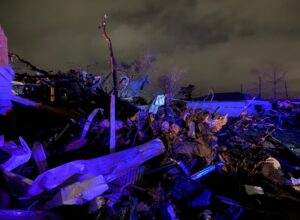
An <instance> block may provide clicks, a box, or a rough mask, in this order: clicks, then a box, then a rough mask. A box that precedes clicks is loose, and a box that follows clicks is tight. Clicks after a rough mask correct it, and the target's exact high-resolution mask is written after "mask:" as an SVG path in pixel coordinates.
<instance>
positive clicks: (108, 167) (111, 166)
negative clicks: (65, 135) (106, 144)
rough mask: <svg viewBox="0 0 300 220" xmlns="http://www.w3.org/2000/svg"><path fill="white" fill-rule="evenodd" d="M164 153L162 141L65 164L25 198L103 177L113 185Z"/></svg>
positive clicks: (47, 174) (41, 179) (44, 176)
mask: <svg viewBox="0 0 300 220" xmlns="http://www.w3.org/2000/svg"><path fill="white" fill-rule="evenodd" d="M164 150H165V148H164V145H163V143H162V142H161V141H160V140H159V139H155V140H152V141H150V142H148V143H146V144H143V145H140V146H138V147H134V148H130V149H127V150H124V151H120V152H116V153H113V154H109V155H106V156H103V157H99V158H95V159H91V160H77V161H72V162H70V163H67V164H63V165H61V166H58V167H55V168H53V169H50V170H48V171H46V172H44V173H42V174H40V175H39V176H38V177H37V178H36V179H35V180H34V182H33V184H32V186H31V188H30V189H29V190H28V195H26V196H25V198H30V197H33V196H36V195H39V194H41V193H43V192H44V191H49V190H52V189H56V188H58V187H60V186H62V185H66V184H67V185H70V184H73V183H75V182H76V181H84V180H87V179H89V178H92V177H95V176H99V175H103V176H104V178H105V180H106V181H108V182H109V181H112V180H114V179H116V178H118V177H120V176H121V175H124V174H125V173H126V172H127V171H128V170H129V169H130V168H133V167H137V166H139V165H141V164H142V163H144V162H145V161H147V160H149V159H151V158H153V157H155V156H158V155H160V154H161V153H163V152H164Z"/></svg>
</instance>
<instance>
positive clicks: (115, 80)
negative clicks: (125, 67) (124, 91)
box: [99, 15, 118, 97]
mask: <svg viewBox="0 0 300 220" xmlns="http://www.w3.org/2000/svg"><path fill="white" fill-rule="evenodd" d="M107 18H108V16H107V15H104V16H103V17H102V20H101V25H100V26H99V28H100V29H101V30H102V35H103V37H104V39H105V41H106V44H107V46H108V50H109V57H110V66H111V72H112V75H113V83H114V90H113V91H114V95H115V97H118V78H117V61H116V59H115V56H114V51H113V47H112V43H111V39H110V37H109V36H108V33H107V31H106V25H107Z"/></svg>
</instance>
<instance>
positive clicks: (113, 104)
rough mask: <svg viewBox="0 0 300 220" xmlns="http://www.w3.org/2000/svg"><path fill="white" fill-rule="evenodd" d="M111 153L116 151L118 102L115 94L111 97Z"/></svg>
mask: <svg viewBox="0 0 300 220" xmlns="http://www.w3.org/2000/svg"><path fill="white" fill-rule="evenodd" d="M109 149H110V153H114V152H115V151H116V102H115V95H113V94H112V95H111V99H110V137H109Z"/></svg>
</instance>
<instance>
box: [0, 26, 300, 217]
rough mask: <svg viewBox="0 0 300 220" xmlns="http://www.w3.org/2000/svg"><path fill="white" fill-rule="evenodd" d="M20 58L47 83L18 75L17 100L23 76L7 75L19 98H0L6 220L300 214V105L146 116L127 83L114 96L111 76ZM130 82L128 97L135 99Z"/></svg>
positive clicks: (5, 81)
mask: <svg viewBox="0 0 300 220" xmlns="http://www.w3.org/2000/svg"><path fill="white" fill-rule="evenodd" d="M103 22H106V21H103ZM102 25H103V24H102ZM104 25H106V23H105V24H104ZM104 32H105V30H104ZM104 34H105V35H107V33H106V32H105V33H104ZM107 37H108V36H106V38H107ZM108 40H109V41H110V39H108ZM109 43H110V44H111V42H109ZM110 47H111V45H110ZM111 50H112V48H111ZM0 55H1V54H0ZM13 57H15V58H17V59H19V60H21V61H22V62H25V63H26V65H28V66H29V67H30V68H31V69H33V70H34V71H38V70H39V71H38V72H39V74H33V75H29V74H19V73H16V74H15V78H14V80H15V84H14V85H13V88H14V93H12V92H11V86H12V85H11V82H12V81H13V75H14V74H12V73H13V72H12V71H13V70H12V69H10V67H8V66H6V64H5V66H4V67H0V74H1V76H0V80H1V81H0V89H1V92H2V91H4V93H5V94H9V95H5V96H4V95H3V94H4V93H3V94H2V93H1V94H2V95H1V94H0V108H1V111H3V113H5V114H3V115H0V132H1V134H3V135H1V136H0V164H1V173H0V176H1V179H0V195H1V209H2V210H0V218H3V219H14V218H20V217H23V218H25V219H238V218H241V219H253V218H265V219H268V218H271V219H272V218H278V217H279V218H286V219H288V217H289V215H294V214H295V213H296V214H299V210H298V206H299V202H300V198H299V197H300V172H299V171H300V163H299V140H298V138H299V119H300V117H299V109H298V110H297V106H296V105H295V104H291V103H290V102H289V101H286V102H281V103H279V104H278V106H277V107H276V108H274V109H272V111H263V112H262V113H260V114H256V115H249V114H247V112H246V110H247V108H248V107H249V105H251V103H250V104H249V103H247V105H246V106H242V107H241V106H239V107H240V108H241V109H243V111H242V112H241V113H239V114H238V116H237V117H230V113H229V112H228V114H227V113H225V114H224V115H221V114H219V113H220V111H211V112H208V111H205V110H203V109H195V108H189V107H188V105H185V104H184V105H182V103H180V105H179V104H178V103H179V102H175V101H178V100H175V101H174V103H169V104H170V108H172V109H171V110H172V111H170V112H172V114H166V111H165V110H166V109H164V107H165V105H166V102H165V95H158V96H156V97H155V98H154V99H153V102H152V103H151V105H150V106H148V107H147V106H146V107H144V108H142V109H141V108H138V107H137V106H135V105H133V104H132V103H129V102H128V101H126V100H124V99H120V96H118V93H117V88H118V86H116V85H114V86H113V87H112V90H111V91H110V92H109V91H107V90H105V89H104V87H106V83H107V78H108V76H110V75H111V74H108V75H102V76H98V75H93V74H90V73H87V72H80V71H75V70H70V71H69V72H68V73H57V74H50V73H49V72H48V71H43V70H41V69H39V68H37V67H35V66H34V65H32V64H31V63H30V62H29V61H26V60H24V59H22V58H20V57H19V56H17V55H15V54H14V55H13ZM112 62H113V63H111V65H112V67H113V68H115V66H114V65H116V61H115V60H112ZM113 71H116V70H113ZM2 73H3V74H2ZM115 74H116V72H115ZM115 77H116V76H115ZM123 78H124V80H123V81H121V82H120V83H119V84H120V86H121V87H120V88H121V90H120V92H121V94H120V95H121V96H126V95H128V94H129V93H134V94H136V91H135V92H133V91H131V92H129V90H128V89H130V88H129V87H130V83H129V82H128V77H127V76H123ZM146 80H147V77H145V78H143V79H142V80H141V81H139V82H143V83H146ZM116 81H117V78H114V83H116ZM16 82H18V83H16ZM132 84H137V82H133V83H132ZM3 85H4V86H3ZM122 85H123V87H122ZM2 87H3V88H4V89H2ZM20 87H21V88H20ZM134 87H135V86H134ZM112 93H113V94H112ZM123 98H124V97H123ZM114 101H115V103H114ZM3 103H4V104H3ZM183 103H185V102H183ZM169 104H168V105H169ZM223 110H224V109H222V111H223ZM1 113H2V112H1ZM287 131H288V132H290V133H288V132H287ZM287 134H289V135H287ZM292 134H294V136H293V135H292ZM21 136H22V137H23V138H22V137H21ZM4 137H5V140H4ZM25 140H26V142H25ZM17 141H18V142H20V143H19V144H16V143H17ZM297 144H298V145H297ZM27 217H28V218H27Z"/></svg>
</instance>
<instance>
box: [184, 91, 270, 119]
mask: <svg viewBox="0 0 300 220" xmlns="http://www.w3.org/2000/svg"><path fill="white" fill-rule="evenodd" d="M187 106H188V107H189V108H193V109H199V108H201V109H204V110H207V111H208V112H210V113H215V112H217V113H220V114H222V115H225V114H228V116H231V117H237V116H239V115H240V114H241V113H242V112H243V111H244V110H245V108H247V109H246V112H247V114H257V113H259V112H263V111H269V110H270V109H271V108H272V104H271V103H270V102H269V101H267V100H263V99H258V98H254V96H252V95H250V94H244V93H240V92H229V93H215V94H214V95H213V96H209V97H205V96H203V97H198V98H194V99H193V100H191V101H187Z"/></svg>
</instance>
